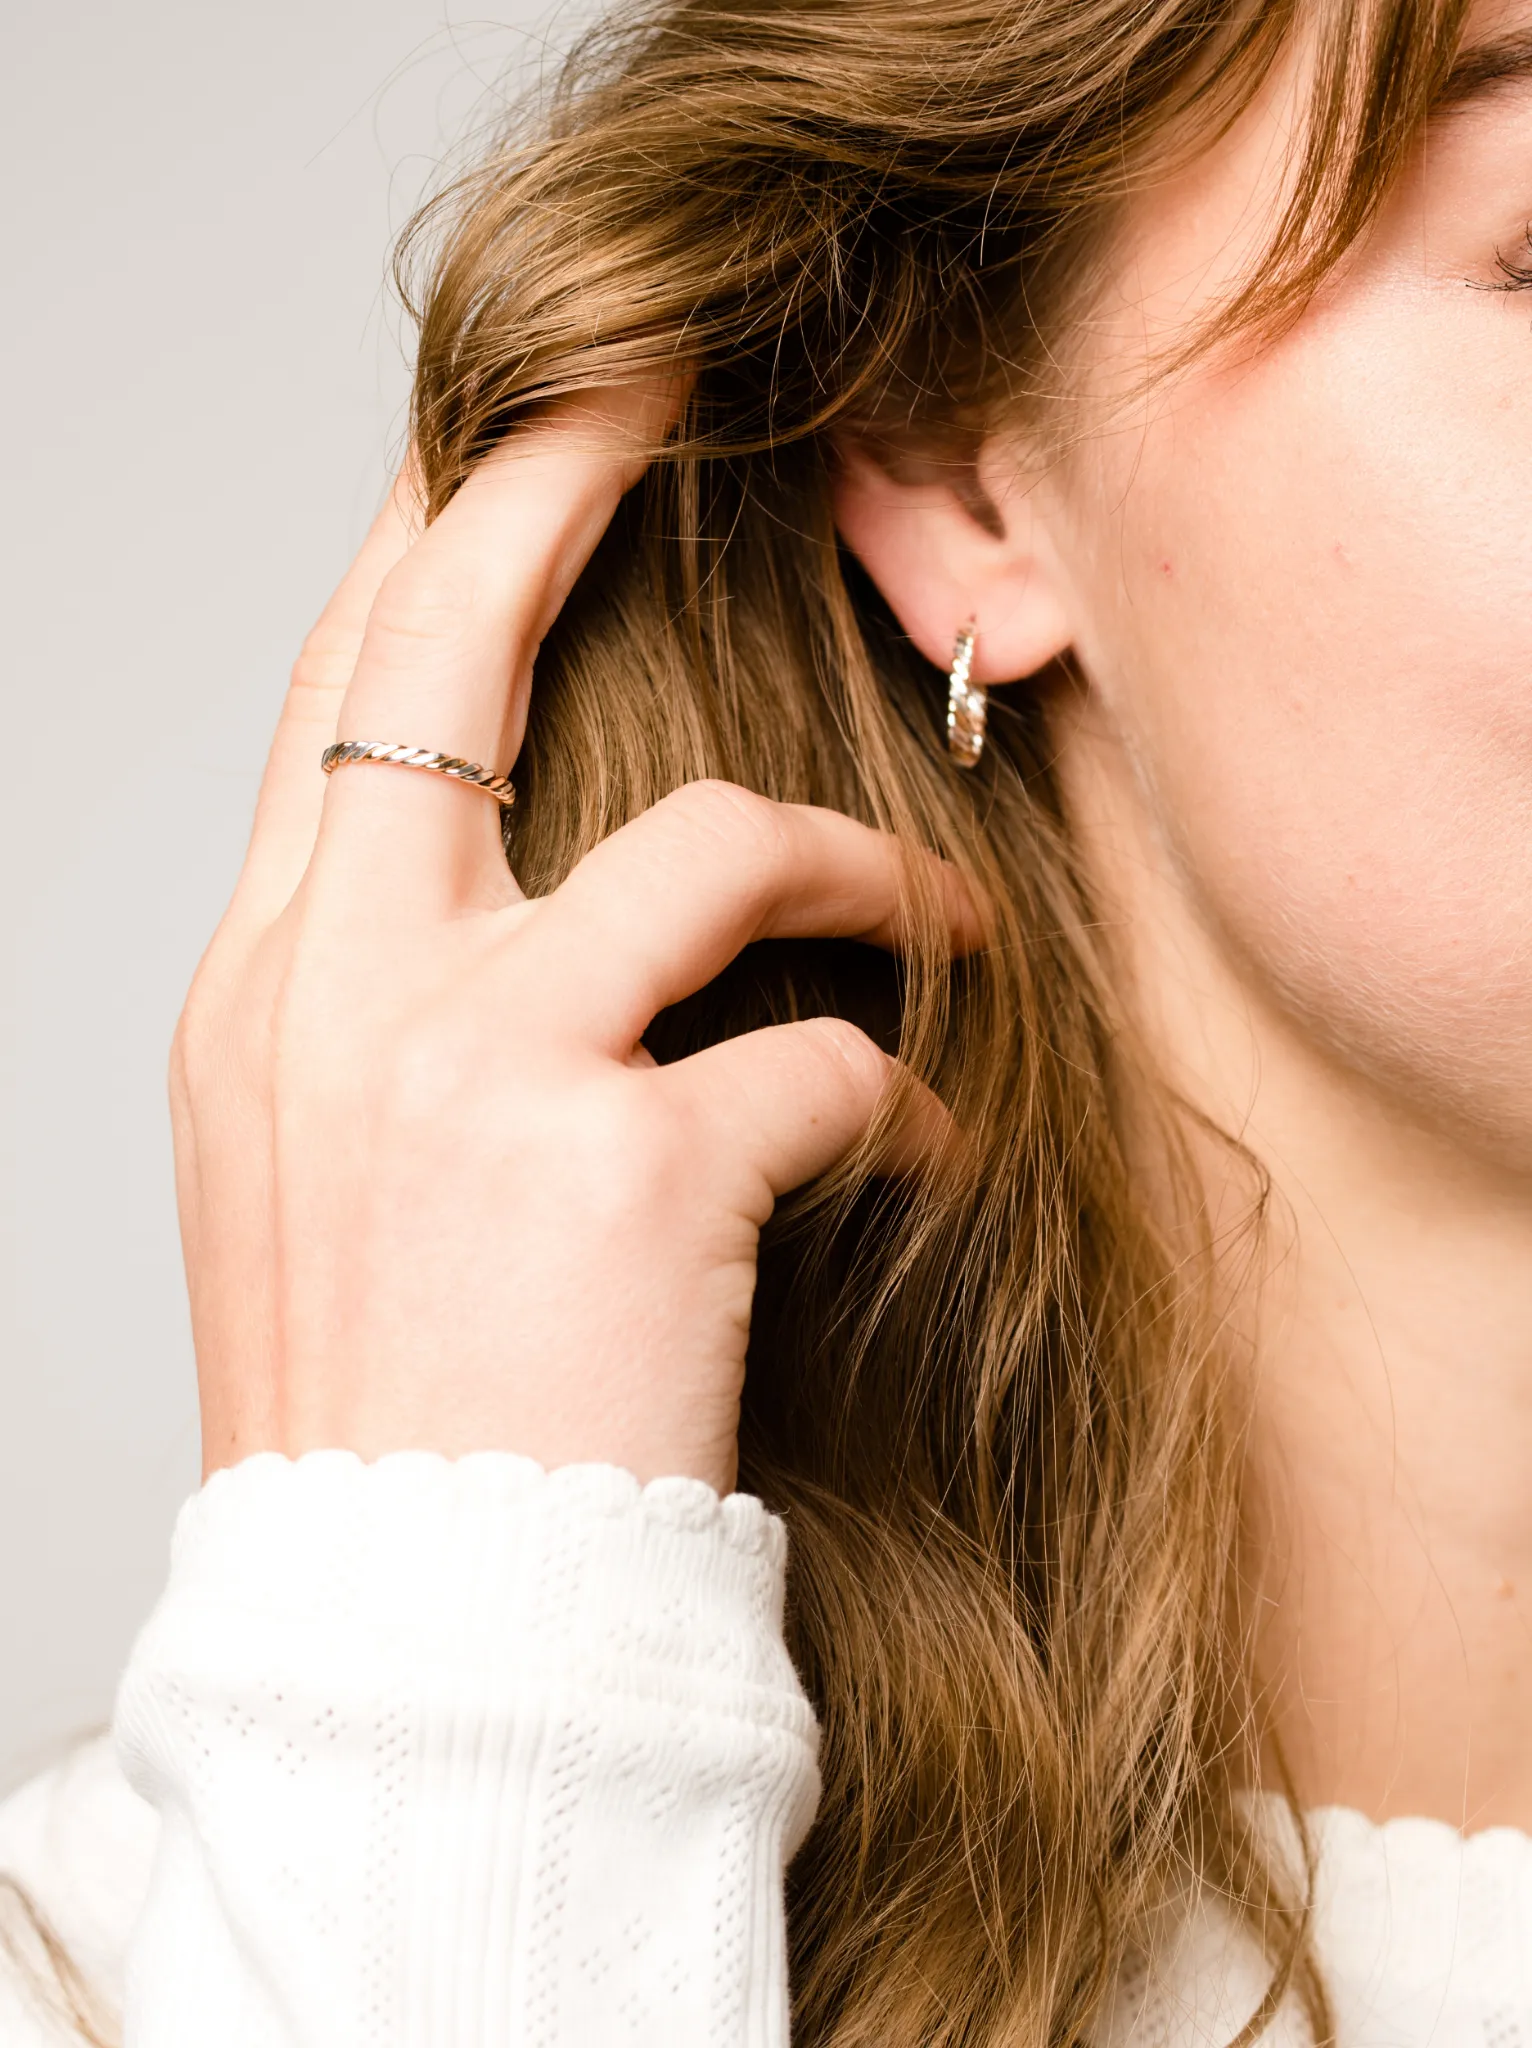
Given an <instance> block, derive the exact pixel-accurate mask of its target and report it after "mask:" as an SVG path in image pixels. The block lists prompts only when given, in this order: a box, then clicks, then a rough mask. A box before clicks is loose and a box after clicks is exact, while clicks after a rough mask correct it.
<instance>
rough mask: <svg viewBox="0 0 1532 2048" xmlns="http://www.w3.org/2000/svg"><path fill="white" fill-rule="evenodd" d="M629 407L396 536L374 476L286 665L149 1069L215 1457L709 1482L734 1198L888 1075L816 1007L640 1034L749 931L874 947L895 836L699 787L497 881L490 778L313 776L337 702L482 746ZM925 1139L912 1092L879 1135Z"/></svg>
mask: <svg viewBox="0 0 1532 2048" xmlns="http://www.w3.org/2000/svg"><path fill="white" fill-rule="evenodd" d="M658 406H659V401H657V400H654V399H650V398H642V397H624V398H614V399H613V400H612V401H611V403H610V404H608V405H607V406H605V407H600V408H598V407H596V406H594V405H590V404H581V405H571V406H569V407H566V408H565V409H564V410H563V411H562V412H561V413H560V414H559V415H558V416H557V417H556V418H555V419H553V420H550V421H549V422H548V423H547V424H546V425H543V426H540V427H538V428H536V429H534V430H532V431H529V432H526V433H523V434H521V435H518V436H517V437H516V439H515V440H514V442H512V443H510V444H508V445H507V446H506V447H505V448H504V449H502V450H501V451H500V452H499V453H498V454H497V455H496V456H495V457H493V458H492V459H491V460H489V461H487V462H486V463H484V464H483V466H482V467H481V468H480V469H479V471H478V472H477V473H476V474H475V475H474V476H473V477H472V478H471V480H470V481H469V482H468V483H467V484H466V485H465V486H464V487H463V489H462V490H461V491H460V492H459V493H458V495H457V496H456V497H455V498H454V499H453V501H452V503H451V504H450V506H449V507H448V508H447V510H446V511H445V512H444V513H443V514H442V516H441V517H440V519H438V520H437V521H436V522H435V524H434V525H432V526H431V527H430V528H429V529H428V530H426V531H425V532H424V533H419V534H415V533H414V532H413V531H412V529H413V527H414V526H416V525H418V520H417V519H416V515H415V512H414V506H413V500H412V496H411V493H410V491H409V488H408V486H407V485H406V484H404V483H401V486H400V488H399V489H398V490H396V492H395V494H394V497H393V499H392V501H391V503H390V505H389V507H388V508H387V509H386V510H385V512H384V514H383V515H382V517H381V518H380V519H379V521H378V523H377V525H376V527H375V528H374V530H373V532H372V534H371V535H370V536H369V538H368V540H367V542H366V545H365V546H364V548H363V550H362V553H361V555H360V556H359V557H358V560H357V562H356V563H355V565H354V566H353V568H352V570H351V572H350V574H349V575H348V576H347V578H346V580H345V582H344V583H343V584H342V585H341V588H340V590H339V591H338V592H337V594H336V596H335V598H334V599H333V600H332V602H331V604H330V605H329V607H328V608H327V610H326V612H325V614H324V617H323V618H322V619H321V621H320V623H319V625H318V626H317V627H316V629H315V631H314V633H313V634H312V635H311V637H310V640H309V642H308V644H307V645H306V647H305V649H304V652H303V654H302V656H301V657H300V659H299V662H298V665H297V668H296V670H295V672H294V676H293V682H292V688H291V690H290V692H289V696H288V701H287V705H286V708H285V710H284V713H283V717H282V722H281V725H280V727H279V729H278V733H277V736H276V741H275V744H274V747H273V751H272V758H271V762H270V765H269V768H268V771H267V775H266V779H265V783H264V785H263V788H262V793H261V801H260V805H259V809H258V813H257V818H256V825H255V831H254V835H253V838H252V842H251V847H250V852H249V856H248V859H247V862H246V865H245V869H244V872H243V874H242V875H241V878H240V882H239V886H238V888H237V890H236V892H235V896H234V899H233V902H232V903H231V905H230V908H229V911H228V913H227V915H226V917H225V918H224V921H223V923H222V924H221V926H220V927H219V930H218V933H217V935H216V936H215V938H214V940H213V943H212V945H211V947H210V948H209V951H208V954H207V957H206V959H205V960H204V962H203V964H202V967H201V968H200V970H199V972H198V975H197V978H196V981H195V983H194V985H193V988H192V991H191V995H190V997H189V999H188V1001H187V1005H186V1009H185V1012H184V1014H183V1017H182V1019H181V1025H180V1029H179V1031H178V1033H177V1038H176V1046H175V1053H174V1059H173V1066H172V1107H173V1120H174V1126H175V1138H176V1156H177V1173H178V1185H179V1195H180V1204H181V1216H182V1230H183V1237H184V1242H185V1248H186V1260H187V1268H188V1274H189V1279H190V1287H191V1300H192V1313H193V1324H194V1330H195V1335H196V1343H197V1358H198V1372H199V1378H200V1384H201V1395H202V1413H203V1443H204V1458H205V1464H206V1467H207V1469H208V1470H212V1469H215V1468H216V1467H218V1466H220V1465H226V1464H229V1463H231V1462H233V1461H234V1460H236V1459H238V1458H241V1457H244V1456H246V1455H248V1454H250V1453H251V1452H254V1451H259V1450H279V1451H284V1452H287V1453H289V1454H293V1455H296V1454H297V1453H299V1452H301V1451H303V1450H305V1449H309V1448H313V1447H317V1446H321V1445H325V1446H342V1447H347V1448H350V1449H353V1450H355V1451H357V1452H359V1453H360V1454H361V1455H362V1456H363V1457H373V1456H376V1455H378V1454H379V1453H381V1452H384V1451H388V1450H393V1449H399V1448H405V1447H419V1448H427V1449H434V1450H438V1451H442V1452H445V1453H447V1454H449V1455H454V1454H457V1453H460V1452H464V1451H469V1450H474V1449H491V1448H498V1449H509V1450H516V1451H521V1452H525V1453H527V1454H528V1455H530V1456H532V1457H535V1458H538V1459H540V1460H542V1461H543V1462H544V1463H545V1464H549V1465H556V1464H563V1463H568V1462H570V1461H573V1460H585V1459H600V1460H610V1461H611V1462H613V1463H616V1464H619V1465H624V1466H627V1467H628V1468H630V1469H631V1470H633V1471H634V1472H636V1473H637V1474H638V1475H639V1476H640V1477H641V1478H649V1477H653V1476H655V1475H657V1474H660V1473H691V1474H694V1475H696V1476H698V1477H701V1478H704V1479H707V1480H709V1481H711V1482H712V1483H713V1484H714V1485H715V1486H717V1487H719V1488H720V1489H727V1488H728V1487H729V1486H730V1485H731V1484H732V1482H733V1476H734V1468H735V1449H734V1444H735V1431H736V1420H737V1411H738V1402H739V1393H740V1385H741V1380H742V1375H743V1370H744V1357H745V1344H746V1338H747V1334H748V1329H749V1320H750V1304H751V1296H752V1292H753V1288H754V1282H755V1261H756V1243H757V1236H758V1233H759V1231H760V1228H761V1225H762V1224H763V1223H764V1222H765V1220H766V1218H767V1217H768V1215H769V1214H770V1212H771V1208H772V1204H773V1201H774V1200H775V1198H776V1197H777V1196H778V1195H781V1194H783V1193H784V1192H786V1191H787V1190H788V1189H790V1188H792V1187H795V1186H797V1185H798V1184H799V1183H801V1182H803V1181H805V1180H808V1179H809V1178H811V1177H812V1176H813V1175H815V1174H818V1173H821V1172H823V1171H824V1170H825V1169H826V1168H827V1167H828V1166H830V1165H831V1164H832V1163H833V1162H834V1161H835V1160H836V1159H837V1158H838V1157H839V1156H840V1155H841V1154H842V1153H843V1152H844V1151H845V1150H846V1149H847V1148H848V1147H849V1146H850V1145H852V1144H853V1143H854V1142H855V1141H856V1140H857V1139H858V1138H859V1137H860V1136H861V1135H862V1134H863V1133H864V1132H865V1131H866V1129H867V1127H868V1124H869V1121H870V1120H871V1119H872V1118H873V1117H874V1115H875V1114H876V1113H877V1111H878V1108H879V1105H880V1102H881V1101H882V1100H883V1098H884V1096H885V1091H886V1090H888V1088H889V1086H890V1083H891V1079H892V1077H893V1073H894V1067H893V1063H892V1062H891V1061H890V1060H889V1059H888V1058H887V1056H886V1055H885V1054H884V1053H882V1052H881V1051H880V1050H879V1049H878V1048H877V1047H876V1046H875V1045H874V1044H873V1043H872V1041H871V1040H870V1039H868V1038H867V1037H866V1036H865V1035H864V1034H863V1033H861V1032H860V1031H858V1030H857V1029H855V1027H853V1026H851V1025H849V1024H846V1023H844V1022H841V1021H838V1020H832V1019H828V1018H824V1019H817V1020H810V1021H807V1022H801V1023H795V1024H788V1025H783V1026H779V1027H776V1028H774V1029H770V1030H762V1031H756V1032H752V1033H750V1034H748V1035H746V1036H743V1037H740V1038H737V1039H734V1040H731V1041H729V1042H727V1043H725V1044H722V1045H719V1046H716V1047H714V1048H712V1049H711V1050H708V1051H705V1052H702V1053H700V1054H698V1055H696V1056H695V1057H693V1058H690V1059H687V1060H684V1061H681V1062H679V1063H678V1064H676V1065H674V1066H670V1067H666V1068H659V1067H656V1066H655V1065H654V1064H653V1062H652V1061H651V1060H649V1058H648V1056H647V1055H646V1054H645V1053H644V1052H643V1050H642V1046H641V1036H642V1033H643V1031H644V1029H645V1027H646V1026H647V1025H648V1024H649V1022H650V1020H651V1019H652V1017H653V1016H654V1014H655V1012H656V1011H657V1010H659V1009H661V1008H662V1007H663V1006H665V1005H666V1004H668V1003H672V1002H674V1001H676V1000H677V999H678V998H680V997H682V996H684V995H687V994H688V993H690V992H691V991H693V990H695V989H697V988H699V987H700V986H701V985H702V984H703V983H705V982H706V981H708V980H709V979H710V978H711V977H712V976H714V975H715V974H717V973H718V972H719V971H720V969H722V968H723V967H724V966H725V965H726V964H727V962H728V961H729V960H730V959H731V958H732V956H733V955H734V954H735V953H736V952H737V951H738V950H739V948H740V947H741V946H743V945H745V944H746V943H747V942H748V941H750V940H752V939H757V938H764V937H771V936H777V937H785V936H793V935H808V934H823V935H831V934H836V935H856V936H859V937H862V938H866V939H869V940H872V941H874V942H876V943H883V944H887V943H891V942H895V941H896V940H897V937H898V923H899V916H900V902H901V896H902V890H901V870H902V862H903V860H904V858H905V856H903V855H902V854H901V852H900V850H899V849H897V848H896V847H895V845H894V844H893V842H891V841H890V840H889V839H887V838H886V837H885V836H883V835H881V834H878V833H876V832H873V831H870V830H868V829H867V828H865V827H864V826H861V825H859V824H856V823H853V822H852V821H851V820H849V819H846V818H843V817H841V816H839V815H837V814H835V813H833V812H829V811H823V810H815V809H809V808H806V807H802V806H792V805H782V804H774V803H771V802H768V801H767V800H766V799H765V798H763V797H759V796H755V795H752V794H751V793H750V792H748V791H746V790H743V789H738V788H734V787H732V786H729V785H726V784H719V783H698V784H693V785H691V786H690V787H688V788H685V789H682V790H680V791H678V792H677V793H676V794H675V795H674V796H671V797H669V798H667V799H666V800H665V801H664V802H663V803H661V804H658V805H656V806H655V808H654V809H653V810H652V811H650V812H648V813H647V814H646V815H644V816H643V817H641V818H639V819H637V820H635V821H634V822H633V823H632V824H630V825H628V826H626V827H625V828H624V829H623V830H622V831H620V832H618V833H616V834H615V835H614V836H613V837H612V838H610V839H609V840H607V841H606V842H605V843H604V844H603V845H601V846H599V847H598V848H596V850H595V851H594V852H593V853H591V854H590V855H589V856H588V857H587V858H586V859H585V860H583V861H582V862H581V863H580V864H579V866H578V867H577V868H576V869H575V870H574V871H573V873H572V874H571V875H570V876H569V878H568V880H567V881H566V882H565V883H564V885H563V886H562V887H561V888H560V889H558V890H557V891H556V892H555V893H554V894H552V895H551V896H548V897H545V898H543V899H541V900H538V901H535V902H529V901H527V900H526V899H525V898H524V897H523V896H522V895H521V893H520V892H519V890H518V889H517V887H516V883H515V881H514V879H513V878H512V876H511V875H510V873H509V872H508V870H507V867H506V863H505V859H504V855H503V852H502V849H501V842H500V830H499V817H498V811H497V807H496V805H495V803H494V802H493V801H492V800H491V799H490V798H488V797H487V796H485V795H483V794H482V793H480V792H478V791H476V790H473V789H470V788H466V787H464V786H462V785H460V784H457V783H454V782H451V781H448V780H446V779H444V778H443V777H441V776H437V775H431V774H426V773H420V772H417V771H412V770H409V769H404V768H399V767H390V766H382V765H372V764H369V765H357V766H352V767H347V768H344V769H342V770H341V771H339V772H338V773H337V774H336V775H334V776H333V777H332V778H331V779H330V781H329V782H328V783H326V782H325V780H324V778H323V777H322V775H321V773H320V767H319V755H320V751H321V748H322V747H323V746H324V745H325V744H326V743H327V742H328V741H329V740H331V739H333V738H334V737H335V736H336V732H337V727H338V730H339V734H340V736H341V737H342V738H346V739H359V740H386V741H391V742H402V743H406V744H409V745H412V746H425V747H433V748H436V749H438V750H440V751H441V752H443V753H449V754H457V755H461V756H465V757H466V758H468V759H470V760H475V761H482V762H485V763H489V764H491V765H494V766H496V767H498V768H499V769H501V770H502V771H504V770H505V769H506V768H507V767H508V766H509V764H510V762H511V761H512V760H513V759H514V757H515V754H516V750H517V748H518V746H519V744H520V740H521V735H522V731H523V729H524V726H525V720H526V710H527V702H528V696H529V692H530V687H531V672H532V661H533V657H534V655H535V654H536V651H537V647H538V644H539V641H540V639H541V637H542V635H543V633H544V632H545V631H546V629H547V627H548V625H549V624H550V622H551V621H552V619H553V618H554V616H555V615H556V613H557V611H558V608H559V606H560V605H561V604H562V602H563V601H564V598H565V596H566V595H567V593H568V591H569V589H570V587H571V585H572V584H573V582H574V580H575V577H576V576H577V574H578V573H579V570H580V568H581V567H582V566H583V564H584V562H585V561H586V559H587V557H588V555H589V553H590V551H591V549H592V548H593V547H594V545H595V543H596V541H597V539H598V538H599V536H600V533H601V531H602V529H603V528H604V526H605V525H606V523H607V521H608V519H609V518H610V516H611V514H612V511H613V509H614V508H615V506H616V504H617V501H618V499H619V498H620V496H621V495H622V493H623V491H624V490H626V489H627V488H628V486H629V485H630V484H631V483H632V482H634V481H635V479H636V477H637V475H638V474H639V471H640V468H641V464H640V462H639V461H638V460H637V459H636V458H635V457H634V456H633V454H632V453H631V450H632V449H633V448H634V447H636V446H640V445H643V444H644V443H645V442H646V441H647V440H649V439H651V438H652V436H653V434H654V432H655V430H656V422H657V420H658V421H660V422H662V421H663V410H662V409H660V410H657V407H658ZM950 902H951V907H952V908H951V915H952V924H953V933H954V943H955V944H962V943H965V942H966V940H967V938H968V937H969V936H970V935H971V930H970V928H971V924H972V913H971V911H970V910H968V909H967V907H966V900H965V898H964V897H963V895H962V892H961V890H960V889H959V888H958V887H957V885H956V884H955V883H952V884H950ZM943 1128H944V1118H943V1114H942V1112H941V1110H940V1108H939V1106H938V1105H937V1104H936V1103H935V1102H934V1100H933V1099H932V1098H931V1097H929V1096H925V1095H922V1094H921V1093H920V1092H919V1091H913V1092H912V1093H911V1095H910V1097H909V1101H908V1103H907V1105H906V1106H905V1107H904V1108H903V1109H902V1110H901V1112H900V1117H899V1121H898V1124H897V1126H896V1129H895V1131H894V1134H893V1138H894V1143H895V1144H896V1146H898V1147H899V1148H901V1149H902V1151H903V1153H904V1155H905V1156H906V1157H911V1156H918V1155H919V1154H920V1153H921V1152H922V1151H923V1150H928V1149H929V1148H930V1147H931V1146H933V1145H936V1144H939V1143H941V1142H942V1133H943Z"/></svg>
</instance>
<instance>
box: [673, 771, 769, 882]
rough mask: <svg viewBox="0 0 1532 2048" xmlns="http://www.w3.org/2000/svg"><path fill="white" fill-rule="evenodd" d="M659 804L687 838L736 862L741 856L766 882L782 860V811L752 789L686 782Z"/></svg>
mask: <svg viewBox="0 0 1532 2048" xmlns="http://www.w3.org/2000/svg"><path fill="white" fill-rule="evenodd" d="M664 801H665V805H667V806H671V807H673V812H674V815H675V816H676V817H677V818H678V819H679V820H680V822H681V824H682V826H683V828H684V829H685V831H686V832H687V833H688V835H695V836H696V837H698V838H701V839H703V840H706V841H710V842H713V843H714V844H716V845H719V846H721V847H723V848H725V849H727V850H728V851H729V853H730V854H732V855H733V856H734V857H735V858H739V857H741V856H743V858H744V859H745V861H746V862H747V864H748V866H749V868H750V870H751V872H752V874H753V875H755V876H758V877H760V878H762V879H765V878H766V877H768V876H769V875H771V874H772V873H773V872H774V871H775V870H776V869H777V868H778V867H779V866H780V864H781V863H782V862H783V861H784V859H785V858H786V854H787V844H788V842H787V830H786V824H785V819H784V815H783V810H782V806H781V805H780V804H775V803H773V802H772V801H771V799H770V797H765V796H760V795H758V794H757V793H756V791H755V790H753V789H744V788H742V787H741V786H740V784H739V783H737V782H724V781H721V780H719V779H717V778H713V777H709V778H707V779H705V780H703V781H700V782H688V783H687V784H685V785H684V787H682V788H681V789H678V790H677V791H675V793H674V795H672V796H669V797H667V798H666V799H665V800H664Z"/></svg>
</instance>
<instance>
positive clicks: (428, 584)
mask: <svg viewBox="0 0 1532 2048" xmlns="http://www.w3.org/2000/svg"><path fill="white" fill-rule="evenodd" d="M478 610H479V595H478V592H477V590H476V588H475V585H474V580H473V578H472V577H471V576H470V575H469V574H467V572H466V571H465V570H463V569H462V568H461V567H458V566H455V565H453V564H451V563H445V562H437V561H432V562H419V561H416V560H415V559H414V558H413V557H411V556H409V555H406V556H405V558H404V560H403V561H402V562H400V563H399V564H398V566H397V567H396V568H393V569H391V570H390V571H389V573H388V575H387V576H385V577H384V579H383V582H382V584H381V585H380V586H379V589H378V594H377V596H376V597H375V598H374V600H373V606H372V611H371V614H370V615H369V617H368V620H367V634H366V638H367V641H368V642H369V643H370V650H371V652H372V653H373V654H374V655H376V654H379V653H382V654H385V655H386V654H387V653H388V652H389V651H390V649H392V648H395V647H399V648H403V649H406V650H407V649H409V648H412V647H416V646H421V645H425V646H432V645H436V644H439V643H441V642H443V641H454V640H458V639H461V638H462V637H463V636H464V634H465V633H467V632H468V630H469V628H470V625H471V622H472V621H473V619H474V617H475V615H476V614H477V612H478Z"/></svg>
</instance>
